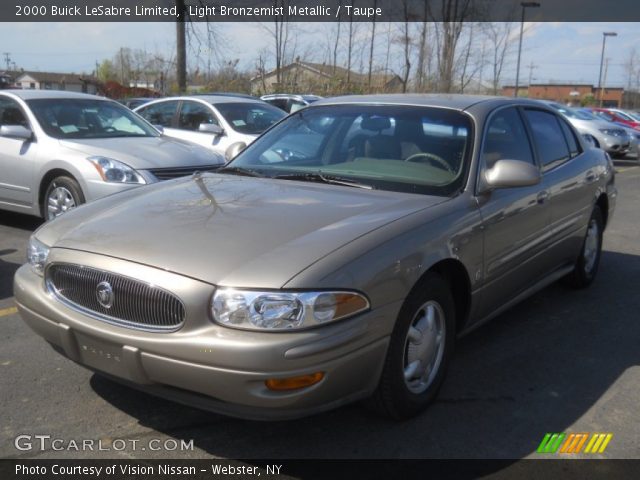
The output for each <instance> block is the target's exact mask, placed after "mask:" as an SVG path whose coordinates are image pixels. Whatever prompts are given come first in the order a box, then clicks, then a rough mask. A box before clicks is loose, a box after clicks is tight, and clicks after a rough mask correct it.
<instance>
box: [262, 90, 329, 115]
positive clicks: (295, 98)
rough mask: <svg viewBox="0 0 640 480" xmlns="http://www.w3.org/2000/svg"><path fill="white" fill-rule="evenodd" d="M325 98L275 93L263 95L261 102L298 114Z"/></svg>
mask: <svg viewBox="0 0 640 480" xmlns="http://www.w3.org/2000/svg"><path fill="white" fill-rule="evenodd" d="M322 98H323V97H319V96H318V95H291V94H289V93H273V94H269V95H263V96H261V97H260V100H262V101H265V102H267V103H269V104H271V105H273V106H274V107H278V108H279V109H281V110H284V111H285V112H287V113H293V112H297V111H298V110H300V109H301V108H304V107H306V106H307V105H311V104H312V103H314V102H317V101H318V100H321V99H322Z"/></svg>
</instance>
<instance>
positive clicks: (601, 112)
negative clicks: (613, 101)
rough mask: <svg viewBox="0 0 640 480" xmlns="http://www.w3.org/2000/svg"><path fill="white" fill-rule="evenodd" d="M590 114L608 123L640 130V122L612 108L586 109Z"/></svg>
mask: <svg viewBox="0 0 640 480" xmlns="http://www.w3.org/2000/svg"><path fill="white" fill-rule="evenodd" d="M588 110H590V111H591V112H592V113H594V114H595V115H597V116H598V117H600V118H603V119H605V120H607V121H609V122H613V123H620V124H623V125H626V126H627V127H631V128H633V129H636V130H640V120H637V119H635V118H633V117H632V116H631V115H629V114H627V113H625V112H623V111H622V110H618V109H614V108H595V107H590V108H588Z"/></svg>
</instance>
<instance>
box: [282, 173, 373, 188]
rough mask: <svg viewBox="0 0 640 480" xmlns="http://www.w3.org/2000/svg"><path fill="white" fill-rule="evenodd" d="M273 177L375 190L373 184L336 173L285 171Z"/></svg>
mask: <svg viewBox="0 0 640 480" xmlns="http://www.w3.org/2000/svg"><path fill="white" fill-rule="evenodd" d="M273 178H281V179H283V180H299V181H301V182H319V183H329V184H331V185H344V186H345V187H356V188H365V189H367V190H374V187H373V186H372V185H367V184H366V183H361V182H358V181H356V180H351V179H349V178H343V177H338V176H336V175H325V174H323V173H285V174H283V175H276V176H275V177H273Z"/></svg>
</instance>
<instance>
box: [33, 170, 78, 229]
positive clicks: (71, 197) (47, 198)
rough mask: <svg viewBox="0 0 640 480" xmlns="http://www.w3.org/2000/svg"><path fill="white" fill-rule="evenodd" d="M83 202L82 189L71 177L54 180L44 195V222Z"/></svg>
mask: <svg viewBox="0 0 640 480" xmlns="http://www.w3.org/2000/svg"><path fill="white" fill-rule="evenodd" d="M84 202H85V199H84V195H83V194H82V189H81V188H80V185H78V182H76V181H75V179H73V178H71V177H66V176H61V177H56V178H54V179H53V180H52V181H51V183H49V186H48V187H47V190H46V191H45V194H44V199H43V202H42V203H43V205H42V211H43V214H44V218H45V220H47V221H49V220H53V219H54V218H56V217H58V216H60V215H62V214H63V213H65V212H67V211H69V210H71V209H72V208H75V207H77V206H78V205H80V204H83V203H84Z"/></svg>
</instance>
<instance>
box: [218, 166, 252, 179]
mask: <svg viewBox="0 0 640 480" xmlns="http://www.w3.org/2000/svg"><path fill="white" fill-rule="evenodd" d="M216 173H231V174H234V175H244V176H245V177H264V175H262V174H261V173H259V172H257V171H256V170H253V169H251V168H243V167H222V168H219V169H218V170H216Z"/></svg>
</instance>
